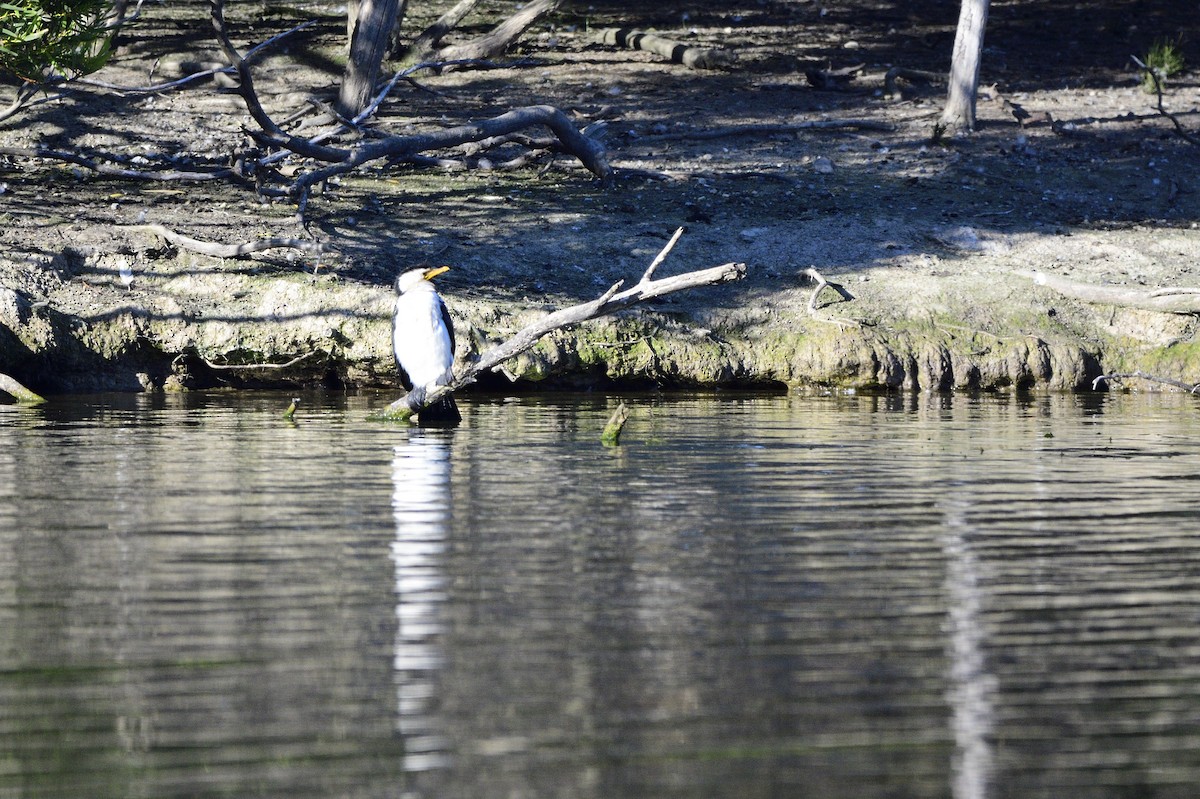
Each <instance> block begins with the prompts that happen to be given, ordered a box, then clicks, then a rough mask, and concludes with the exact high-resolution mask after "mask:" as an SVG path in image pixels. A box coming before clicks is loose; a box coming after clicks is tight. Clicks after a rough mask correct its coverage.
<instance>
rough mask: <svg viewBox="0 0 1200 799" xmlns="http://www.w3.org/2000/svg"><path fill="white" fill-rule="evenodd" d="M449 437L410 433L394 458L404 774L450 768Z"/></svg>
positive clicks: (398, 689) (398, 688) (397, 650)
mask: <svg viewBox="0 0 1200 799" xmlns="http://www.w3.org/2000/svg"><path fill="white" fill-rule="evenodd" d="M446 436H447V434H445V433H432V432H424V431H420V430H413V431H411V432H410V436H409V440H408V441H407V442H406V443H404V444H400V445H398V446H397V447H396V448H395V451H394V454H393V457H392V512H393V515H394V516H395V520H396V537H395V539H394V540H393V541H392V561H393V562H394V564H395V570H396V622H397V632H396V648H395V661H394V663H395V666H394V667H395V671H396V702H397V716H396V725H397V730H398V731H399V732H400V734H401V735H402V736H403V737H404V744H405V758H404V765H405V769H406V770H408V771H425V770H428V769H433V768H438V767H441V766H444V765H446V764H447V762H448V754H447V749H446V741H445V738H444V736H443V735H442V734H441V731H440V729H439V726H440V725H439V722H438V696H437V685H438V673H439V671H440V669H441V667H442V650H441V642H440V636H441V632H442V602H443V600H444V599H445V589H446V578H445V574H444V571H443V568H444V564H443V556H444V554H445V550H446V524H447V521H448V516H449V512H450V447H449V439H448V438H447V437H446Z"/></svg>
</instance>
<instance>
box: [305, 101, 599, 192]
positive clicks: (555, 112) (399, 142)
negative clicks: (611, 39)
mask: <svg viewBox="0 0 1200 799" xmlns="http://www.w3.org/2000/svg"><path fill="white" fill-rule="evenodd" d="M534 125H545V126H546V127H548V128H550V130H551V131H552V132H553V133H554V135H555V136H556V137H557V138H558V140H559V141H560V142H562V146H563V148H564V149H565V150H566V152H568V153H570V154H571V155H573V156H575V157H576V158H578V159H579V160H580V161H581V162H582V163H583V165H584V166H585V167H587V168H588V170H589V171H590V172H592V174H594V175H595V176H596V177H598V178H600V179H601V180H602V181H604V182H605V183H608V182H609V181H611V180H612V175H613V170H612V167H611V166H610V165H609V163H608V159H607V157H606V156H605V154H604V147H603V146H602V145H601V144H600V143H599V142H597V141H596V140H594V139H592V138H590V137H588V136H586V135H584V134H583V133H582V132H580V131H579V130H578V129H577V128H576V127H575V125H574V124H572V122H571V120H570V119H569V118H568V117H567V115H566V114H564V113H563V112H562V111H560V110H559V109H557V108H555V107H553V106H549V105H533V106H527V107H525V108H516V109H513V110H512V111H508V112H506V113H504V114H501V115H500V116H497V117H492V118H491V119H485V120H482V121H480V122H472V123H468V124H465V125H458V126H456V127H453V128H446V129H443V130H437V131H431V132H429V133H416V134H411V135H406V136H389V137H388V138H386V139H376V140H372V141H369V142H366V143H364V144H360V145H359V146H357V147H355V148H354V149H353V150H352V151H350V152H349V153H347V155H346V157H345V158H344V159H341V160H339V161H338V162H337V163H332V164H329V165H328V166H325V167H322V168H321V169H316V170H313V171H312V172H309V173H307V174H305V175H302V176H301V177H299V178H297V179H296V181H295V182H294V183H293V184H292V189H291V192H292V195H293V196H294V197H297V198H299V199H300V201H301V204H302V205H303V203H304V201H305V199H306V198H307V195H308V192H309V191H310V190H311V188H312V187H313V186H314V185H316V184H317V183H321V182H322V181H326V180H328V179H329V178H331V177H334V176H336V175H341V174H344V173H346V172H350V171H352V170H354V169H356V168H357V167H359V166H362V165H363V164H365V163H368V162H370V161H376V160H379V159H381V158H409V157H412V156H413V155H416V154H418V153H422V152H425V151H427V150H442V149H447V148H450V147H457V146H458V145H460V144H466V143H467V142H472V141H480V140H482V139H490V138H492V137H496V136H504V135H506V134H509V133H513V132H515V131H518V130H522V129H524V128H528V127H533V126H534Z"/></svg>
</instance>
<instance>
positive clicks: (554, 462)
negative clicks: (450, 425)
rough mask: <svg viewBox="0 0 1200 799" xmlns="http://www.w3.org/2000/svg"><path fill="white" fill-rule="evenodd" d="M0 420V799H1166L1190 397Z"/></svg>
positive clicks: (1190, 594)
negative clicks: (456, 414)
mask: <svg viewBox="0 0 1200 799" xmlns="http://www.w3.org/2000/svg"><path fill="white" fill-rule="evenodd" d="M304 399H305V402H304V404H303V405H302V406H301V411H300V413H299V414H298V417H297V419H298V424H296V425H294V426H293V425H289V424H287V423H285V422H284V421H283V420H282V419H281V413H282V410H283V407H284V406H285V405H286V403H287V398H286V397H282V396H280V395H275V394H251V395H246V394H238V395H233V394H189V395H185V396H174V397H162V396H148V395H141V396H91V397H84V398H64V399H57V400H54V401H52V402H51V403H50V404H48V405H46V406H43V407H41V408H36V409H26V408H17V407H14V406H0V799H24V798H25V797H73V798H74V797H94V798H102V797H120V798H121V799H130V798H131V797H216V796H233V797H251V796H262V797H288V798H289V799H297V798H299V797H395V798H399V797H419V798H421V799H424V798H426V797H428V798H429V799H441V798H442V797H446V798H457V797H504V798H505V799H508V798H509V797H563V798H564V799H575V798H576V797H578V798H579V799H593V798H594V799H609V798H610V797H622V798H625V797H635V798H636V797H647V798H650V797H655V798H657V797H749V798H751V799H753V798H755V797H857V798H862V797H865V798H866V799H875V798H878V799H883V798H884V797H886V798H887V799H897V798H902V797H955V798H956V799H983V798H984V797H1014V798H1015V797H1022V798H1024V797H1064V796H1069V797H1194V796H1196V790H1197V788H1196V786H1197V785H1200V506H1198V503H1197V499H1198V498H1200V476H1198V475H1200V406H1198V404H1197V401H1196V400H1195V398H1192V397H1185V396H1174V395H1169V396H1122V395H1113V396H1100V397H1077V396H1049V397H1044V396H1039V397H1032V398H1015V397H979V398H972V397H962V396H954V397H924V396H921V397H908V396H905V397H888V398H879V397H832V398H816V397H759V396H738V395H713V396H703V397H685V398H675V399H668V400H662V399H654V398H649V397H642V398H639V397H634V398H632V399H630V400H629V403H630V404H631V405H632V407H633V410H634V418H633V420H632V421H631V422H630V424H629V426H628V427H627V428H626V432H625V434H624V436H623V438H622V442H623V443H622V446H621V447H619V448H615V449H606V448H604V447H602V446H600V445H599V443H598V436H599V431H600V429H601V427H602V426H603V423H604V420H605V419H606V418H607V416H608V414H609V413H610V412H611V409H612V408H613V406H615V404H616V401H617V399H616V398H614V397H604V396H589V397H577V396H553V397H549V398H523V399H507V400H505V399H500V398H495V399H487V398H482V399H480V398H476V399H466V400H463V401H461V404H462V406H463V410H464V415H465V417H466V421H465V424H464V425H463V427H462V428H460V429H458V430H455V431H450V432H435V431H421V430H417V429H409V428H407V427H403V426H395V425H388V424H381V423H376V422H371V421H368V420H367V413H368V411H369V410H371V409H372V408H376V407H380V406H381V405H382V404H384V402H385V401H386V399H388V398H386V397H382V396H375V397H362V396H358V397H343V396H338V395H321V394H313V395H307V396H305V398H304Z"/></svg>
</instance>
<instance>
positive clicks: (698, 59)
mask: <svg viewBox="0 0 1200 799" xmlns="http://www.w3.org/2000/svg"><path fill="white" fill-rule="evenodd" d="M595 40H596V41H597V42H599V43H600V44H603V45H607V46H609V47H624V48H627V49H630V50H645V51H646V52H648V53H654V54H655V55H660V56H662V57H663V58H667V59H670V60H671V61H672V62H673V63H676V64H683V65H684V66H685V67H690V68H691V69H725V68H728V67H730V66H732V65H733V62H734V61H736V60H737V54H736V53H734V52H731V51H729V50H722V49H720V48H713V47H692V46H691V45H687V44H683V43H682V42H677V41H674V40H673V39H667V38H664V37H662V36H659V35H657V34H654V33H647V32H646V31H639V30H635V29H633V28H605V29H604V30H601V31H598V32H597V33H596V35H595Z"/></svg>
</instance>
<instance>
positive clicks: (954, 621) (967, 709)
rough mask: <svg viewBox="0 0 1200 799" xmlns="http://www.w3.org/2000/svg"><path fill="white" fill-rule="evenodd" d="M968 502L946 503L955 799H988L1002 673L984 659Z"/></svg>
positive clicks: (977, 571)
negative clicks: (998, 681)
mask: <svg viewBox="0 0 1200 799" xmlns="http://www.w3.org/2000/svg"><path fill="white" fill-rule="evenodd" d="M967 507H968V505H967V501H966V500H963V499H962V498H959V497H952V498H950V499H949V500H948V501H947V502H946V503H945V527H946V534H945V536H944V537H943V539H942V546H943V550H944V552H945V554H946V589H947V598H948V600H949V608H950V618H949V625H948V626H949V650H950V651H949V655H950V675H949V677H950V679H949V685H950V691H949V700H950V707H951V708H952V710H953V713H954V717H953V729H954V744H955V755H954V783H953V790H952V795H953V797H954V799H987V797H988V793H989V791H988V787H989V785H990V783H991V780H992V747H991V744H990V743H989V740H990V738H991V736H992V734H993V727H994V726H995V694H996V689H997V686H996V678H995V676H994V675H993V674H991V673H990V672H989V671H988V669H987V662H986V660H985V658H984V647H983V645H984V618H983V590H982V587H981V585H980V565H979V562H978V560H977V558H976V555H975V550H974V548H973V546H972V543H971V540H970V533H971V530H970V526H969V524H968V523H967V520H966V508H967Z"/></svg>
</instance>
